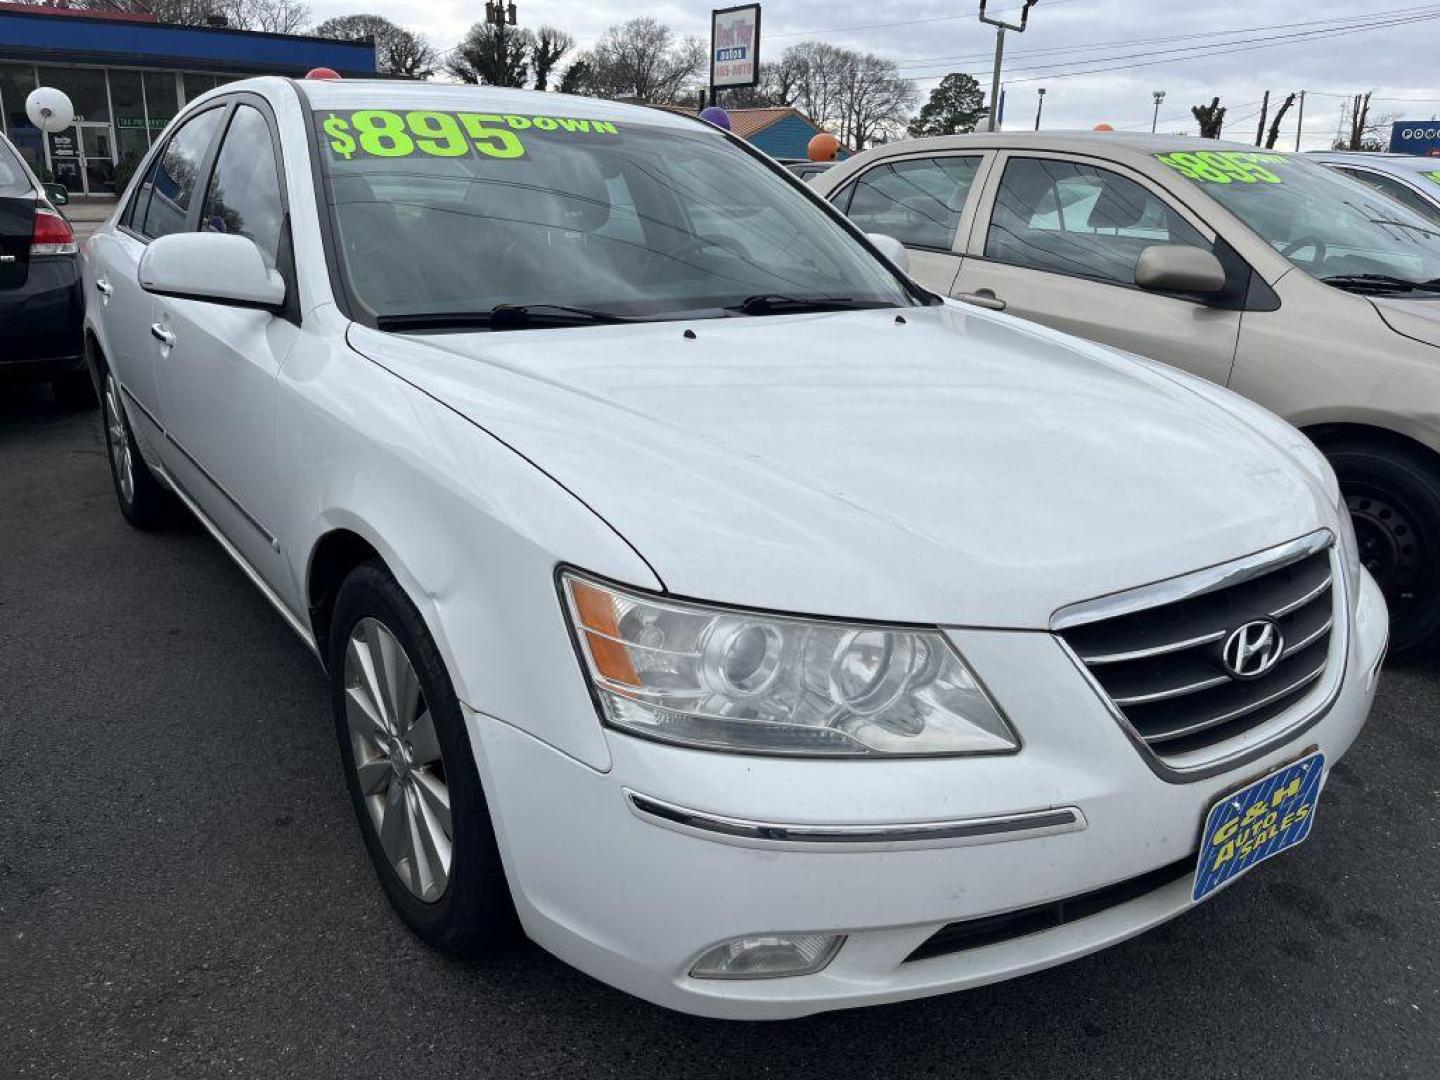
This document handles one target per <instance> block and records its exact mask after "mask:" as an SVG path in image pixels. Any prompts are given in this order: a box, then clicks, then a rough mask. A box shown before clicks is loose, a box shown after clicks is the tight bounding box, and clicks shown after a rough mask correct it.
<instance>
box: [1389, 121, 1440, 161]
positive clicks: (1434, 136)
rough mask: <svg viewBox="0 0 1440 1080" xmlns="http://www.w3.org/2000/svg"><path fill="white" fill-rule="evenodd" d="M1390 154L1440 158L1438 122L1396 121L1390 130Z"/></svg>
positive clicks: (1439, 129) (1439, 126)
mask: <svg viewBox="0 0 1440 1080" xmlns="http://www.w3.org/2000/svg"><path fill="white" fill-rule="evenodd" d="M1390 152H1391V153H1392V154H1418V155H1420V156H1421V157H1440V120H1397V121H1396V122H1395V124H1394V126H1393V127H1391V129H1390Z"/></svg>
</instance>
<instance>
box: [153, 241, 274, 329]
mask: <svg viewBox="0 0 1440 1080" xmlns="http://www.w3.org/2000/svg"><path fill="white" fill-rule="evenodd" d="M140 287H141V288H142V289H144V290H145V291H146V292H151V293H155V294H157V295H159V296H178V297H181V298H182V299H185V300H208V301H209V302H210V303H212V304H228V305H230V306H231V307H253V308H262V309H264V310H266V311H279V310H280V308H281V307H282V306H283V305H284V303H285V279H284V278H282V277H281V276H280V275H279V274H278V273H277V272H276V271H274V270H271V269H270V268H269V267H268V266H266V265H265V260H264V258H262V257H261V255H260V249H259V248H257V247H256V246H255V244H254V243H253V242H252V241H250V240H248V239H246V238H245V237H243V236H233V235H226V234H225V233H212V232H193V233H171V234H170V235H168V236H162V237H160V238H159V239H158V240H153V241H151V242H150V246H149V247H147V248H146V249H145V254H144V255H142V256H140Z"/></svg>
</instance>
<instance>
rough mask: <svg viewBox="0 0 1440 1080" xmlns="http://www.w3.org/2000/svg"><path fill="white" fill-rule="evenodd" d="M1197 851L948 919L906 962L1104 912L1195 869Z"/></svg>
mask: <svg viewBox="0 0 1440 1080" xmlns="http://www.w3.org/2000/svg"><path fill="white" fill-rule="evenodd" d="M1197 855H1198V853H1196V854H1191V855H1187V856H1185V858H1183V859H1181V860H1179V861H1178V862H1173V863H1170V864H1169V865H1168V866H1162V867H1160V868H1159V869H1158V870H1151V871H1150V872H1149V873H1146V874H1141V875H1140V876H1139V877H1133V878H1130V879H1128V880H1126V881H1121V882H1117V883H1116V884H1114V885H1107V886H1106V887H1105V888H1103V889H1096V890H1094V891H1093V892H1088V893H1082V894H1081V895H1079V896H1071V897H1068V898H1067V899H1064V900H1053V901H1051V902H1050V903H1048V904H1036V905H1035V906H1034V907H1028V908H1021V909H1020V910H1019V911H1007V912H1005V913H1004V914H1001V915H986V916H984V917H983V918H979V919H966V920H964V921H963V922H953V923H950V924H949V925H948V926H942V927H941V928H940V929H939V930H936V931H935V933H933V934H931V935H930V936H929V937H928V938H926V939H925V940H924V941H922V942H921V943H920V944H919V945H918V946H917V947H916V949H915V951H914V952H912V953H911V954H910V955H909V956H907V957H906V958H905V962H906V963H907V964H908V963H910V962H911V961H913V960H929V959H931V958H932V957H936V956H950V955H952V954H954V953H958V952H964V951H965V950H966V949H978V948H981V947H982V946H985V945H998V944H999V943H1000V942H1002V941H1012V940H1014V939H1015V938H1020V937H1025V936H1027V935H1029V934H1039V933H1042V932H1043V931H1046V930H1054V929H1055V928H1056V927H1057V926H1064V925H1065V924H1066V923H1072V922H1075V921H1076V920H1078V919H1086V918H1089V917H1090V916H1091V915H1099V914H1100V913H1101V912H1102V911H1108V910H1110V909H1111V908H1113V907H1119V906H1120V905H1121V904H1126V903H1129V902H1130V901H1131V900H1138V899H1139V898H1140V897H1142V896H1146V895H1148V894H1150V893H1152V892H1155V891H1156V890H1157V889H1162V888H1164V887H1165V886H1166V885H1169V884H1171V883H1172V882H1176V881H1179V880H1180V879H1182V878H1184V877H1186V876H1187V875H1189V874H1191V873H1193V872H1194V870H1195V859H1196V857H1197Z"/></svg>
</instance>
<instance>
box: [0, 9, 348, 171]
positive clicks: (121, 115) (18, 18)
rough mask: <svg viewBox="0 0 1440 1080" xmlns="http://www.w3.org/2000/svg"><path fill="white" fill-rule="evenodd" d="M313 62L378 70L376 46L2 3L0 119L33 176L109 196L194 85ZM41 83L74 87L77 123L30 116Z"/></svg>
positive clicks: (300, 68)
mask: <svg viewBox="0 0 1440 1080" xmlns="http://www.w3.org/2000/svg"><path fill="white" fill-rule="evenodd" d="M314 67H328V68H334V69H335V70H336V71H338V72H340V74H342V75H350V76H363V75H370V76H373V75H374V74H375V47H374V46H373V45H372V44H370V43H369V42H357V41H336V40H333V39H331V38H317V37H302V36H299V35H294V34H263V33H254V32H250V31H244V30H230V29H226V28H223V27H217V26H203V27H193V26H174V25H170V24H168V23H161V22H157V21H156V20H155V18H154V17H153V16H150V15H121V14H106V15H103V16H97V15H93V14H91V13H89V12H77V11H73V10H70V9H66V8H41V7H31V6H28V5H20V4H9V3H4V2H0V125H3V129H4V131H5V134H6V135H8V136H9V137H10V141H11V142H13V143H14V144H15V146H16V148H17V149H19V151H20V152H21V154H23V155H24V156H25V158H26V160H28V161H29V162H30V164H31V166H32V167H34V169H35V171H36V172H37V173H40V174H42V175H46V174H48V175H49V176H53V177H54V179H55V181H56V182H57V183H61V184H64V185H65V186H66V187H67V188H69V189H70V191H71V193H72V194H76V195H113V194H114V193H115V189H116V185H117V179H118V180H120V181H121V182H123V180H124V178H125V177H126V176H128V175H129V173H130V171H132V170H133V169H134V167H135V165H136V163H138V161H139V160H140V158H141V157H142V156H143V155H144V153H145V151H146V150H147V149H148V148H149V146H150V141H151V140H152V139H153V138H154V137H155V136H156V135H158V134H159V133H160V130H161V129H162V128H163V127H164V126H165V125H166V124H167V123H168V122H169V120H170V118H171V117H172V116H174V115H175V114H176V112H178V111H179V110H180V109H181V108H182V107H183V106H184V105H185V103H186V102H187V101H190V100H191V99H192V98H194V97H196V96H197V95H198V94H203V93H204V92H205V91H207V90H211V89H214V88H215V87H216V86H217V85H219V84H220V83H225V82H231V81H232V80H235V79H243V78H245V77H247V76H251V75H292V76H299V75H304V74H305V72H307V71H309V70H310V69H311V68H314ZM37 86H54V87H56V88H58V89H60V90H63V91H64V92H65V93H66V94H68V95H69V97H70V101H71V103H72V104H73V105H74V106H75V125H74V126H73V127H71V128H68V129H66V130H65V131H61V132H56V133H54V134H51V135H48V136H47V135H45V134H43V133H42V132H41V131H40V130H39V129H38V128H36V127H35V126H34V125H33V124H31V123H30V121H29V119H28V118H27V117H26V115H25V98H26V96H27V95H29V93H30V91H32V90H34V89H35V88H36V87H37Z"/></svg>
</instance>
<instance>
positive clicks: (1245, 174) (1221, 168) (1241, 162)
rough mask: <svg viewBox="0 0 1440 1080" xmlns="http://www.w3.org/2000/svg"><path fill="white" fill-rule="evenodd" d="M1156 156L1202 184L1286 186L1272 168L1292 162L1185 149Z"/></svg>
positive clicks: (1282, 157) (1233, 152)
mask: <svg viewBox="0 0 1440 1080" xmlns="http://www.w3.org/2000/svg"><path fill="white" fill-rule="evenodd" d="M1155 157H1156V160H1158V161H1159V162H1160V164H1162V165H1168V166H1170V168H1172V169H1174V170H1175V171H1176V172H1178V173H1179V174H1180V175H1181V176H1183V177H1185V178H1186V179H1187V180H1194V181H1195V182H1196V183H1200V184H1282V183H1284V182H1285V181H1284V178H1283V177H1281V176H1280V175H1279V174H1278V173H1276V172H1275V171H1274V170H1273V169H1271V168H1268V166H1272V165H1278V166H1284V165H1287V164H1288V163H1289V161H1288V159H1287V158H1286V157H1285V155H1284V154H1253V153H1250V152H1248V151H1245V150H1196V151H1193V152H1191V151H1188V150H1181V151H1177V152H1174V153H1169V154H1156V155H1155Z"/></svg>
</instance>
